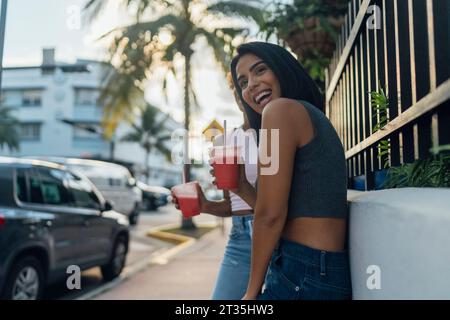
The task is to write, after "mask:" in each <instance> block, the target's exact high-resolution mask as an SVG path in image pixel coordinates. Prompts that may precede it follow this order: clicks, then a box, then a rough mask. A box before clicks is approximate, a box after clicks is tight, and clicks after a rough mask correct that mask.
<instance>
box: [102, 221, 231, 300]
mask: <svg viewBox="0 0 450 320" xmlns="http://www.w3.org/2000/svg"><path fill="white" fill-rule="evenodd" d="M230 225H231V219H226V220H225V232H223V233H222V230H221V228H220V227H218V228H216V229H215V230H213V231H211V232H209V233H207V234H206V235H204V236H203V237H202V238H200V239H199V240H198V241H197V242H195V243H194V244H193V245H192V246H190V247H188V248H186V249H184V250H183V251H181V252H179V253H178V254H176V255H175V256H173V257H172V258H170V259H169V261H168V263H167V264H163V265H151V266H149V267H148V268H146V269H145V270H143V271H141V272H140V273H138V274H135V275H134V276H133V277H131V278H129V279H127V280H126V281H124V282H122V283H121V284H119V285H118V286H116V287H115V288H113V289H111V290H110V291H108V292H105V293H103V294H100V295H98V296H97V297H95V298H94V299H95V300H122V299H123V300H141V299H161V300H165V299H172V300H196V299H198V300H209V299H211V295H212V290H213V289H214V284H215V280H216V276H217V273H218V272H219V266H220V263H221V261H222V257H223V253H224V251H225V245H226V242H227V240H228V231H229V228H230Z"/></svg>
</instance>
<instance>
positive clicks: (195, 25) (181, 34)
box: [85, 0, 264, 227]
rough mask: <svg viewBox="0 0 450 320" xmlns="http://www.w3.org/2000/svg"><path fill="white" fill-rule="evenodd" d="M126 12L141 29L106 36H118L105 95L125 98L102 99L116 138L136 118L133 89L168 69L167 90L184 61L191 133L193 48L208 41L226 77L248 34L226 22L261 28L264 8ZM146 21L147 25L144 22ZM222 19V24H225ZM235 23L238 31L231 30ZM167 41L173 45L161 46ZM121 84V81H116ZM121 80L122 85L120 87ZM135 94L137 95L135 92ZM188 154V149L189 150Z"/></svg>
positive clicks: (169, 3)
mask: <svg viewBox="0 0 450 320" xmlns="http://www.w3.org/2000/svg"><path fill="white" fill-rule="evenodd" d="M122 1H123V2H122V3H123V4H124V5H125V7H126V8H128V9H130V8H135V13H136V23H134V24H132V25H129V26H126V27H121V28H117V29H114V30H112V31H111V32H109V33H107V34H106V35H104V36H103V37H102V38H104V37H107V36H114V40H113V41H112V42H111V44H110V47H109V50H110V54H111V61H112V62H113V61H119V62H118V63H117V64H116V74H115V75H113V76H109V77H108V78H107V79H108V80H107V81H106V85H105V88H106V91H108V88H114V89H112V90H110V91H112V92H113V94H116V95H119V97H121V98H122V100H121V102H119V103H118V102H117V101H116V100H115V99H111V98H109V99H108V94H107V93H106V94H104V95H102V97H101V98H100V102H102V104H103V105H104V106H105V113H104V123H107V124H108V125H109V132H112V131H113V130H114V129H115V127H116V126H117V123H118V122H119V121H121V120H122V119H123V115H125V114H132V113H130V112H127V111H129V110H130V109H133V108H134V105H133V101H132V100H131V99H130V98H131V97H130V96H129V93H130V92H131V88H132V87H133V88H136V87H137V88H139V90H141V91H142V92H143V90H144V82H145V80H147V79H149V78H150V76H151V73H152V72H153V71H154V68H155V67H157V66H165V67H166V70H167V74H166V77H165V78H164V80H163V88H164V89H166V88H167V86H166V84H167V76H168V75H174V76H176V74H175V68H174V61H175V60H176V59H177V58H179V57H182V58H184V115H185V120H184V127H185V130H186V131H189V127H190V117H191V101H193V102H194V104H196V105H198V103H197V99H196V95H195V91H194V90H193V88H192V64H191V62H192V57H193V55H194V54H195V52H194V50H193V49H192V47H193V45H194V44H195V43H197V41H199V40H200V39H205V40H206V42H207V44H208V45H209V46H210V47H211V48H212V49H213V52H214V56H215V58H216V60H217V62H218V63H219V65H220V66H221V68H222V70H223V71H226V70H227V69H228V66H229V63H230V59H231V57H232V55H233V54H234V49H235V47H236V46H235V45H236V41H238V39H239V37H241V40H242V41H243V38H245V37H246V36H247V35H248V33H249V30H248V28H246V27H242V23H241V22H242V21H240V20H239V23H237V21H236V20H235V19H232V20H233V21H228V20H226V21H225V23H220V22H221V21H223V18H227V19H228V18H235V17H241V18H242V17H243V18H246V19H247V20H252V21H254V22H256V23H257V24H262V22H263V20H264V15H263V12H264V11H263V8H261V5H260V1H257V0H232V1H216V2H214V3H213V4H209V5H208V4H207V2H206V1H204V0H122ZM106 4H107V1H104V0H89V1H88V2H87V4H86V6H85V12H86V13H87V17H88V18H89V19H90V20H92V19H94V18H95V17H96V16H97V15H98V14H99V12H100V11H101V10H102V9H103V8H104V7H105V6H106ZM155 12H156V13H161V12H162V13H163V14H160V15H159V16H157V17H156V18H155V19H148V20H145V17H146V15H147V14H148V13H155ZM143 18H144V20H143ZM221 19H222V20H221ZM230 22H231V23H233V24H234V25H233V26H231V27H230ZM163 35H166V36H167V37H168V38H169V39H170V41H168V42H166V41H163V40H162V36H163ZM115 78H116V79H115ZM117 79H122V81H121V82H118V81H117ZM134 90H136V89H134ZM185 152H186V153H188V146H187V145H186V146H185ZM183 171H184V179H185V181H190V166H189V164H188V163H187V164H184V170H183ZM189 226H192V222H189V220H183V227H189Z"/></svg>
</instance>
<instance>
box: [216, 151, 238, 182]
mask: <svg viewBox="0 0 450 320" xmlns="http://www.w3.org/2000/svg"><path fill="white" fill-rule="evenodd" d="M212 159H213V163H212V166H213V168H214V175H215V176H216V185H217V188H218V189H225V190H230V189H237V188H238V186H239V163H238V160H239V148H237V147H214V148H213V152H212Z"/></svg>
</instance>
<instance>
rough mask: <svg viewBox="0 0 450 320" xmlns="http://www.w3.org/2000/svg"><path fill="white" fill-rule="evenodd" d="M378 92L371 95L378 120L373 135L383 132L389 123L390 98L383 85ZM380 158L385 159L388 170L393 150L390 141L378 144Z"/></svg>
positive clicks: (374, 116)
mask: <svg viewBox="0 0 450 320" xmlns="http://www.w3.org/2000/svg"><path fill="white" fill-rule="evenodd" d="M379 88H380V89H379V90H378V91H372V92H371V93H370V97H371V99H370V103H371V107H372V110H373V115H372V118H373V119H377V123H376V124H375V126H374V128H373V130H372V133H375V132H377V131H379V130H383V129H384V127H385V126H386V125H387V124H388V123H389V114H388V110H389V98H388V95H387V94H386V93H385V91H384V90H383V89H382V88H381V84H379ZM377 148H378V158H381V159H382V158H383V157H385V161H384V164H383V168H385V169H387V168H388V167H389V155H390V150H391V143H390V141H389V140H381V141H380V142H379V143H378V146H377Z"/></svg>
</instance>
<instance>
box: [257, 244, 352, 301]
mask: <svg viewBox="0 0 450 320" xmlns="http://www.w3.org/2000/svg"><path fill="white" fill-rule="evenodd" d="M351 288H352V287H351V279H350V268H349V261H348V254H347V252H327V251H321V250H316V249H313V248H309V247H306V246H303V245H301V244H298V243H296V242H292V241H288V240H284V239H282V240H280V242H279V244H278V246H277V249H276V250H275V252H274V254H273V256H272V259H271V262H270V265H269V270H268V272H267V277H266V281H265V290H264V291H263V293H262V294H261V295H259V297H258V300H348V299H351V297H352V289H351Z"/></svg>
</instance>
